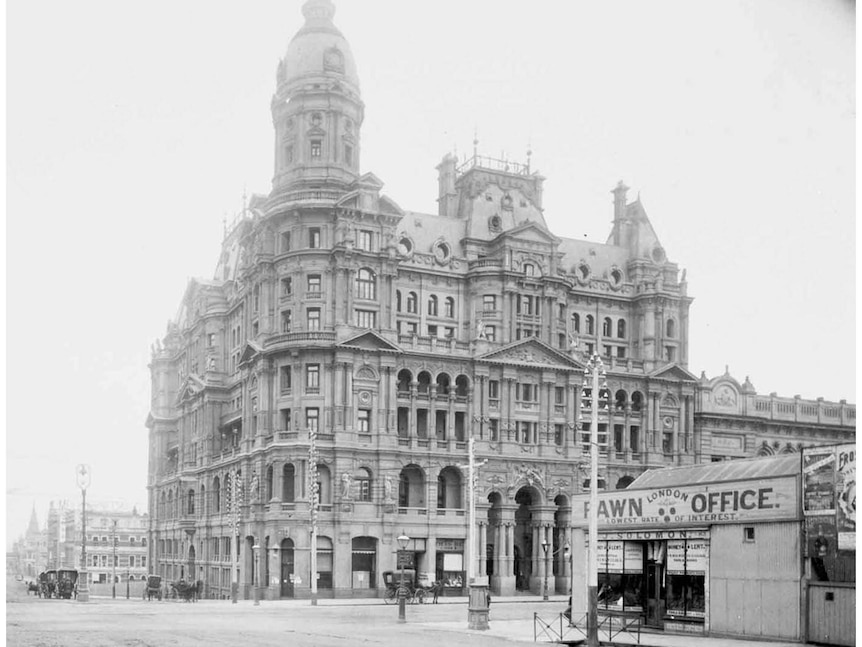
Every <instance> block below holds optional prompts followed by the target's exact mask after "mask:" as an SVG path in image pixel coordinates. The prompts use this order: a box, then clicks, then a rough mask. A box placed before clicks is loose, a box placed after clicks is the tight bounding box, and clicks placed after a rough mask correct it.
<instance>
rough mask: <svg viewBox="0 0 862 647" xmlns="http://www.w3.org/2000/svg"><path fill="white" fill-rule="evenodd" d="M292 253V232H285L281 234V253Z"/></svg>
mask: <svg viewBox="0 0 862 647" xmlns="http://www.w3.org/2000/svg"><path fill="white" fill-rule="evenodd" d="M289 251H290V232H289V231H283V232H281V253H282V254H284V253H285V252H289Z"/></svg>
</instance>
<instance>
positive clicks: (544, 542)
mask: <svg viewBox="0 0 862 647" xmlns="http://www.w3.org/2000/svg"><path fill="white" fill-rule="evenodd" d="M549 546H550V544H549V543H548V538H547V537H545V538H543V539H542V552H544V553H545V564H544V566H545V568H544V571H545V582H544V584H543V586H542V600H543V601H545V602H547V601H548V547H549Z"/></svg>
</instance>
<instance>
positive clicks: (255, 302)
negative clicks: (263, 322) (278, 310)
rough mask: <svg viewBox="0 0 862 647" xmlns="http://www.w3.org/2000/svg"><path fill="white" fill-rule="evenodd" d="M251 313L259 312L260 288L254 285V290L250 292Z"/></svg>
mask: <svg viewBox="0 0 862 647" xmlns="http://www.w3.org/2000/svg"><path fill="white" fill-rule="evenodd" d="M251 296H252V299H251V311H252V312H255V313H257V312H260V286H259V285H255V286H254V289H252V291H251Z"/></svg>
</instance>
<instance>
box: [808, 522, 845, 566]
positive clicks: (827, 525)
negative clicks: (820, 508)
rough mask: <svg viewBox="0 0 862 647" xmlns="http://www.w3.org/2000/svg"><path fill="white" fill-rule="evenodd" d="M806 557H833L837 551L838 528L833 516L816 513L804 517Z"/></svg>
mask: <svg viewBox="0 0 862 647" xmlns="http://www.w3.org/2000/svg"><path fill="white" fill-rule="evenodd" d="M805 551H806V554H805V556H806V557H835V555H836V553H837V551H838V529H837V528H836V527H835V517H833V516H831V515H822V516H821V515H817V516H811V517H806V518H805Z"/></svg>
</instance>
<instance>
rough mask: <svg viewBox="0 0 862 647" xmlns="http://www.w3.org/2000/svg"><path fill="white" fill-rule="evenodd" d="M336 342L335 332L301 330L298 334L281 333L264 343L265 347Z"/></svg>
mask: <svg viewBox="0 0 862 647" xmlns="http://www.w3.org/2000/svg"><path fill="white" fill-rule="evenodd" d="M334 342H335V332H334V331H330V330H300V331H296V332H287V333H279V334H277V335H272V336H271V337H269V338H268V339H266V340H265V341H264V347H266V348H268V347H270V346H277V345H281V344H286V345H290V344H308V343H315V344H331V343H334Z"/></svg>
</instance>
